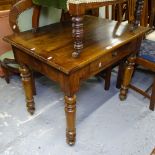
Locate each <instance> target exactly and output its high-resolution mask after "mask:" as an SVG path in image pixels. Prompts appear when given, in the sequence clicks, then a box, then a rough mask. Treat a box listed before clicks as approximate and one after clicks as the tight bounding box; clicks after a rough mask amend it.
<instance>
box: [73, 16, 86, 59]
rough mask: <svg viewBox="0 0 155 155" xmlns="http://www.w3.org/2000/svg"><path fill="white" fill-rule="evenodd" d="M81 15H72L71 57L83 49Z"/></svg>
mask: <svg viewBox="0 0 155 155" xmlns="http://www.w3.org/2000/svg"><path fill="white" fill-rule="evenodd" d="M83 33H84V32H83V16H73V17H72V35H73V38H74V52H73V53H72V57H74V58H76V57H78V56H79V54H80V53H81V51H82V49H83Z"/></svg>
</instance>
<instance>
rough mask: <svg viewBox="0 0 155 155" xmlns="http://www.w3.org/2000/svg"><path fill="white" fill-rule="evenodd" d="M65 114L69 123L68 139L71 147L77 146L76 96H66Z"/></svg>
mask: <svg viewBox="0 0 155 155" xmlns="http://www.w3.org/2000/svg"><path fill="white" fill-rule="evenodd" d="M65 113H66V121H67V129H66V138H67V143H68V144H69V145H74V144H75V139H76V128H75V122H76V96H75V95H74V96H72V97H69V96H65Z"/></svg>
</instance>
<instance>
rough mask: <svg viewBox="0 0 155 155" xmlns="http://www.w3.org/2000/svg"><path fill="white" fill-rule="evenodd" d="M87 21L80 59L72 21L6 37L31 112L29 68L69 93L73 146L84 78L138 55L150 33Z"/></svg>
mask: <svg viewBox="0 0 155 155" xmlns="http://www.w3.org/2000/svg"><path fill="white" fill-rule="evenodd" d="M76 19H77V18H76ZM83 21H84V25H85V32H86V33H85V42H84V43H85V46H84V48H83V52H82V53H81V55H80V57H79V58H76V59H74V58H72V52H73V47H72V35H71V33H70V32H71V30H72V27H71V25H72V23H71V22H63V23H56V24H52V25H50V26H45V27H42V28H38V30H37V31H36V32H32V31H26V32H22V33H19V34H18V35H16V34H13V35H11V36H9V37H5V40H6V41H7V42H9V43H10V44H11V45H12V46H13V49H14V55H15V58H16V61H17V62H18V63H19V64H20V65H21V68H22V69H21V75H22V79H23V85H24V89H25V94H26V101H27V107H28V111H29V112H32V111H33V112H34V101H33V92H32V90H31V89H32V86H31V83H32V82H31V78H30V76H31V74H30V72H29V69H33V70H36V71H38V72H40V73H42V74H44V75H45V76H47V77H48V78H49V79H51V80H53V81H55V82H58V83H59V84H60V87H61V89H62V91H63V92H64V96H65V112H66V122H67V129H66V136H67V143H68V144H70V145H73V144H74V143H75V136H76V127H75V124H76V93H77V91H78V90H79V88H80V84H81V81H83V80H86V79H88V78H89V77H91V76H94V75H96V74H98V73H100V72H101V71H103V70H105V69H107V68H109V67H111V66H112V65H114V64H116V63H118V62H119V61H121V60H124V58H126V57H129V56H130V55H131V54H136V53H137V45H139V44H140V41H141V39H142V36H143V35H144V33H145V32H146V28H143V27H138V28H137V29H136V30H134V32H131V31H130V25H129V24H124V23H122V24H121V23H119V24H118V22H116V21H109V20H106V19H105V20H104V19H100V18H96V17H90V16H85V17H84V20H83ZM116 28H117V30H116ZM111 32H113V33H111ZM116 34H117V35H116ZM60 40H61V42H60ZM139 46H140V45H139ZM28 68H29V69H28ZM33 112H32V113H33Z"/></svg>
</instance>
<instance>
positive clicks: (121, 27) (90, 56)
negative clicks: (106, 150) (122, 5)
mask: <svg viewBox="0 0 155 155" xmlns="http://www.w3.org/2000/svg"><path fill="white" fill-rule="evenodd" d="M84 26H85V35H84V36H85V37H84V48H83V52H82V53H81V55H80V56H79V57H78V58H72V57H71V55H72V52H73V43H72V34H71V23H70V22H66V23H56V24H53V25H49V26H45V27H42V28H39V29H38V31H37V32H34V33H32V31H31V30H30V31H26V32H21V33H18V35H17V34H13V35H11V36H8V37H5V38H4V40H6V41H7V42H9V43H11V44H12V45H14V46H17V47H18V48H19V49H21V50H22V51H23V52H26V53H28V54H30V55H33V56H34V57H36V58H37V59H40V60H41V61H43V62H45V63H47V64H49V65H51V66H52V67H54V68H56V69H58V70H61V71H62V72H64V73H66V74H69V73H71V72H73V71H76V70H78V69H80V68H82V67H83V66H85V65H87V64H89V63H91V62H92V61H95V60H96V59H98V58H100V57H102V56H103V55H105V53H108V52H111V50H114V49H117V48H118V47H120V46H122V45H124V44H127V43H128V42H130V41H131V40H134V39H135V38H136V37H137V36H139V35H143V34H144V33H145V32H146V28H144V27H139V28H138V29H136V30H135V31H134V32H131V31H130V25H129V24H128V23H118V22H116V21H109V20H106V19H100V18H96V17H91V16H86V17H85V19H84Z"/></svg>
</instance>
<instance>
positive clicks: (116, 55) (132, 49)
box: [90, 42, 136, 74]
mask: <svg viewBox="0 0 155 155" xmlns="http://www.w3.org/2000/svg"><path fill="white" fill-rule="evenodd" d="M131 53H136V43H135V42H131V43H128V44H126V45H124V46H122V47H120V48H118V49H116V50H114V51H108V52H107V53H106V54H105V55H104V56H102V57H101V58H99V59H97V60H96V61H94V62H92V63H91V64H90V73H91V74H97V73H99V72H100V71H102V70H104V69H105V68H107V67H109V66H111V65H112V64H115V63H117V62H119V61H120V60H122V59H123V58H125V57H126V56H128V55H130V54H131Z"/></svg>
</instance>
